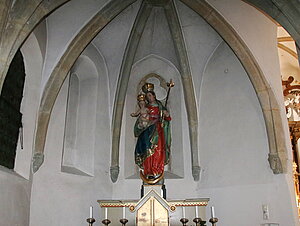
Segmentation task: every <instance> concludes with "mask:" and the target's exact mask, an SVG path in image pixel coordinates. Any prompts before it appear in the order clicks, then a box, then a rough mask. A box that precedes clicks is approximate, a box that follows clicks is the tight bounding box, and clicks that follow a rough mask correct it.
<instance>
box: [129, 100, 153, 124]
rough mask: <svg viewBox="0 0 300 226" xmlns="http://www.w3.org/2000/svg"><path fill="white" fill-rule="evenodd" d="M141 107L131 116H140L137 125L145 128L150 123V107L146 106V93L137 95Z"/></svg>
mask: <svg viewBox="0 0 300 226" xmlns="http://www.w3.org/2000/svg"><path fill="white" fill-rule="evenodd" d="M137 100H138V105H139V109H138V110H137V111H136V112H134V113H131V114H130V115H131V117H138V119H137V126H138V128H139V129H144V128H146V127H147V126H148V124H149V109H148V108H147V107H146V106H147V103H146V96H145V94H139V95H138V96H137Z"/></svg>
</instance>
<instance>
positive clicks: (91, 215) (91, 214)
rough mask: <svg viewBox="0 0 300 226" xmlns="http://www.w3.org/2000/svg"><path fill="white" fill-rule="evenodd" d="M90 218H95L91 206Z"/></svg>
mask: <svg viewBox="0 0 300 226" xmlns="http://www.w3.org/2000/svg"><path fill="white" fill-rule="evenodd" d="M90 218H93V207H92V206H90Z"/></svg>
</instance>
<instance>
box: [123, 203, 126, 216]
mask: <svg viewBox="0 0 300 226" xmlns="http://www.w3.org/2000/svg"><path fill="white" fill-rule="evenodd" d="M125 218H126V214H125V206H123V219H125Z"/></svg>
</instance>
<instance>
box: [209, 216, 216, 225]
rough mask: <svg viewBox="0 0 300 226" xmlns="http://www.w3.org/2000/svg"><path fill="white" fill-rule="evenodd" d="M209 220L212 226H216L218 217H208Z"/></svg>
mask: <svg viewBox="0 0 300 226" xmlns="http://www.w3.org/2000/svg"><path fill="white" fill-rule="evenodd" d="M209 222H210V223H211V224H212V226H217V222H218V218H216V217H212V218H210V220H209Z"/></svg>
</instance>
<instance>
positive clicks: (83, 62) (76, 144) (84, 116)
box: [61, 56, 98, 176]
mask: <svg viewBox="0 0 300 226" xmlns="http://www.w3.org/2000/svg"><path fill="white" fill-rule="evenodd" d="M97 92H98V72H97V69H96V67H95V65H94V63H93V62H92V61H91V60H90V59H89V58H88V57H87V56H80V57H79V58H78V60H77V61H76V63H75V65H74V66H73V68H72V69H71V73H70V75H69V91H68V98H67V106H66V107H67V109H66V122H65V134H64V145H63V158H62V165H61V170H62V171H63V172H67V173H72V174H77V175H86V176H93V174H94V152H95V134H96V123H95V122H96V111H97Z"/></svg>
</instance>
